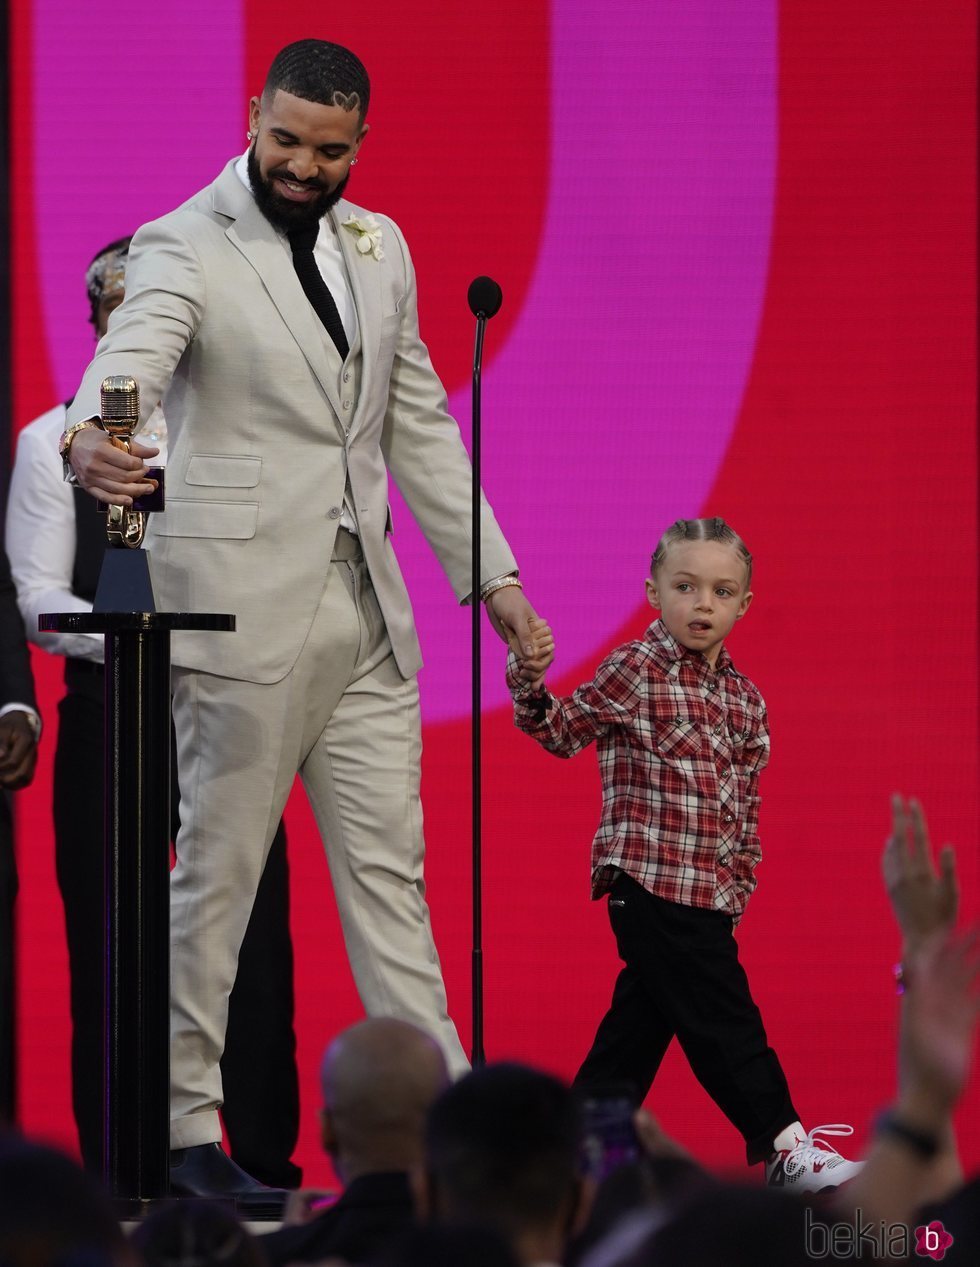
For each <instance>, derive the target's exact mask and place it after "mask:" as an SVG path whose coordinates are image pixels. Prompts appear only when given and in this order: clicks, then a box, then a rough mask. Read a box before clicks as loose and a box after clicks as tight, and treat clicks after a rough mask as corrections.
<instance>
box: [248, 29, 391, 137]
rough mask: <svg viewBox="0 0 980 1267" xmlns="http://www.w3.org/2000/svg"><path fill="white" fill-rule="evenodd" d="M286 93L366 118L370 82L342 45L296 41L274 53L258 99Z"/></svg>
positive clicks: (360, 64) (360, 65)
mask: <svg viewBox="0 0 980 1267" xmlns="http://www.w3.org/2000/svg"><path fill="white" fill-rule="evenodd" d="M278 91H282V92H288V93H289V94H290V95H291V96H293V97H302V99H303V100H304V101H315V102H317V104H319V105H322V106H340V108H341V109H342V110H357V111H358V113H359V114H360V117H361V121H362V122H363V121H364V116H365V115H366V114H367V108H368V101H369V100H370V97H371V81H370V80H369V79H368V73H367V71H366V70H365V69H364V66H363V64H362V62H361V60H360V58H358V57H356V56H355V55H354V54H353V53H352V52H351V51H350V49H349V48H344V46H343V45H342V44H330V43H328V41H326V40H297V41H296V42H295V43H294V44H287V45H286V47H285V48H284V49H282V50H280V52H278V53H277V54H276V56H275V59H274V60H273V63H272V65H271V66H270V67H269V73H268V75H267V76H266V80H265V87H264V88H263V89H262V95H263V97H265V98H267V99H268V98H269V97H271V96H272V95H273V94H274V93H276V92H278Z"/></svg>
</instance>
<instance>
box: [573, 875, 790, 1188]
mask: <svg viewBox="0 0 980 1267" xmlns="http://www.w3.org/2000/svg"><path fill="white" fill-rule="evenodd" d="M609 922H610V924H611V925H612V929H613V932H614V934H615V936H616V945H617V948H618V950H619V957H620V958H621V959H622V961H623V963H624V964H625V967H624V968H623V970H622V971H621V972H620V974H619V977H618V978H617V980H616V986H615V989H614V991H613V999H612V1003H611V1005H610V1007H609V1011H608V1012H607V1013H606V1015H605V1016H604V1017H603V1019H602V1021H601V1022H600V1024H599V1029H598V1031H597V1032H596V1036H595V1040H594V1041H593V1044H592V1049H591V1050H590V1052H589V1054H588V1055H587V1056H586V1058H585V1061H584V1062H583V1064H582V1067H581V1069H579V1071H578V1073H577V1074H576V1076H575V1082H574V1086H575V1089H576V1090H577V1091H579V1092H581V1093H583V1094H588V1093H589V1092H590V1091H593V1092H599V1091H601V1089H602V1088H603V1087H606V1086H610V1085H611V1084H614V1083H615V1084H621V1083H629V1084H630V1085H631V1086H632V1088H633V1092H634V1095H635V1099H636V1102H637V1103H641V1102H642V1101H643V1100H644V1098H645V1097H646V1094H647V1092H648V1091H649V1090H650V1087H651V1085H652V1083H653V1079H654V1076H655V1074H656V1072H657V1070H658V1069H659V1068H660V1063H661V1061H662V1060H663V1058H664V1055H665V1054H666V1051H667V1048H668V1046H669V1045H670V1041H671V1039H672V1038H674V1037H675V1036H676V1038H677V1040H678V1042H679V1043H680V1045H681V1048H682V1049H683V1052H684V1055H685V1056H686V1057H687V1059H688V1061H689V1062H690V1065H691V1069H692V1071H693V1072H694V1075H695V1077H696V1078H697V1080H698V1081H699V1082H700V1083H701V1085H702V1086H703V1087H704V1089H705V1091H707V1092H708V1094H709V1095H710V1096H711V1098H712V1099H713V1100H714V1102H715V1103H716V1104H717V1105H718V1107H719V1108H720V1109H721V1111H722V1112H723V1113H724V1114H725V1116H726V1117H727V1118H728V1120H729V1121H730V1122H731V1123H732V1125H733V1126H735V1128H736V1129H737V1130H738V1131H740V1132H741V1134H742V1137H743V1138H744V1140H745V1145H746V1157H747V1159H748V1161H749V1163H750V1164H753V1163H755V1162H758V1161H763V1160H765V1159H766V1158H768V1157H769V1156H770V1155H771V1153H772V1144H773V1140H774V1139H775V1138H776V1136H777V1135H778V1134H779V1132H780V1131H781V1130H782V1129H783V1128H784V1127H786V1126H789V1125H790V1124H791V1123H792V1122H795V1121H797V1120H798V1118H799V1114H798V1113H797V1112H796V1109H795V1108H794V1107H793V1102H792V1100H791V1098H790V1093H789V1087H788V1086H787V1083H786V1077H785V1075H784V1073H783V1070H782V1066H781V1065H780V1063H779V1060H778V1058H777V1056H776V1053H775V1052H774V1051H773V1050H772V1048H771V1047H770V1046H769V1042H768V1040H767V1038H766V1031H765V1028H764V1026H763V1024H762V1017H761V1015H760V1014H759V1009H758V1008H757V1007H756V1005H755V1003H754V1002H753V999H752V995H751V993H750V991H749V983H748V978H747V977H746V975H745V969H744V968H743V967H742V965H741V963H740V962H739V958H738V943H737V942H736V941H735V938H734V936H733V934H732V919H731V916H730V915H726V914H725V913H724V912H723V911H707V910H701V909H699V908H697V907H693V906H682V905H680V904H678V903H676V902H666V901H664V899H663V898H660V897H657V896H656V894H654V893H650V892H648V891H647V890H646V889H645V888H643V886H642V885H641V884H638V883H637V881H636V880H634V879H632V878H631V877H630V876H628V875H626V874H625V872H622V871H621V872H620V873H619V875H618V876H617V877H616V880H615V882H614V884H613V887H612V891H611V892H610V894H609Z"/></svg>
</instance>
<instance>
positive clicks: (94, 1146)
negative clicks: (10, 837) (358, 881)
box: [54, 661, 301, 1187]
mask: <svg viewBox="0 0 980 1267" xmlns="http://www.w3.org/2000/svg"><path fill="white" fill-rule="evenodd" d="M73 671H74V673H73V676H74V677H75V678H76V679H77V678H78V677H79V676H82V677H83V678H84V669H83V668H82V667H81V666H80V665H79V664H78V662H77V661H76V662H74V663H73ZM80 685H81V689H76V690H70V691H69V693H68V694H67V695H66V696H65V698H64V699H63V700H62V701H61V703H60V704H59V706H58V713H59V718H60V722H59V731H58V747H57V751H56V752H55V761H54V824H55V862H56V867H57V875H58V886H59V888H60V889H61V896H62V900H63V902H64V907H65V930H66V933H67V940H68V961H69V969H70V976H71V1019H72V1042H71V1070H72V1106H73V1109H74V1114H75V1122H76V1124H77V1126H78V1136H79V1144H80V1146H81V1150H82V1157H83V1159H84V1162H85V1165H86V1167H87V1168H88V1169H90V1170H92V1171H95V1172H97V1173H98V1172H100V1171H101V1168H102V1113H103V1094H102V1079H103V1055H102V1010H103V989H104V986H103V959H104V949H105V935H104V925H105V920H104V916H103V878H102V857H103V834H104V828H103V821H104V819H103V815H104V808H103V784H104V776H103V770H104V767H103V743H104V738H103V734H104V732H103V724H104V706H103V702H102V674H101V666H92V671H91V686H90V684H89V683H88V682H87V681H84V680H83V681H82V682H81V684H80ZM172 766H173V769H174V771H176V768H177V766H176V761H174V762H173V763H172ZM175 784H176V778H175ZM173 809H174V821H173V822H172V824H171V827H172V834H174V835H175V834H176V829H177V825H178V822H179V819H178V817H177V812H178V807H177V796H176V786H175V787H174V789H173ZM295 1056H296V1039H295V1035H294V1032H293V950H292V942H291V940H290V935H289V871H288V866H287V862H286V837H285V833H284V831H283V827H282V824H281V823H280V825H279V830H278V831H277V833H276V837H275V840H274V841H273V842H272V849H271V852H270V854H269V860H268V862H267V864H266V868H265V871H264V873H263V876H262V880H261V883H260V884H259V889H258V892H257V894H256V898H255V905H254V907H253V908H252V917H251V920H250V922H249V926H248V931H247V933H246V934H245V940H244V942H243V943H242V948H241V955H240V960H239V970H238V978H237V980H236V982H235V988H234V990H233V991H232V995H231V1002H230V1005H229V1014H228V1031H227V1040H226V1046H225V1054H224V1057H223V1059H222V1061H221V1074H222V1080H223V1083H224V1092H225V1103H224V1108H223V1110H222V1116H223V1118H224V1124H225V1129H226V1131H227V1132H228V1139H229V1142H230V1145H231V1152H232V1156H233V1157H234V1159H235V1161H237V1162H238V1164H239V1165H240V1166H242V1167H244V1169H246V1170H247V1171H249V1173H250V1174H252V1175H254V1176H255V1177H256V1178H257V1179H260V1180H261V1181H263V1182H264V1183H268V1184H272V1185H274V1186H276V1187H296V1186H298V1184H299V1182H300V1178H301V1172H300V1170H299V1168H298V1167H297V1166H295V1165H293V1163H292V1162H291V1161H290V1156H291V1154H292V1151H293V1149H294V1147H295V1145H296V1140H297V1136H298V1133H299V1081H298V1077H297V1073H296V1059H295Z"/></svg>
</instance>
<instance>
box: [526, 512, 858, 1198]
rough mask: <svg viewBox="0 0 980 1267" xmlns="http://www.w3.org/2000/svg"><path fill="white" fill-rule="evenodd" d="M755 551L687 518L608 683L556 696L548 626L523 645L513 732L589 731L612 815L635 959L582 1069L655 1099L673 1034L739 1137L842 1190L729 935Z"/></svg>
mask: <svg viewBox="0 0 980 1267" xmlns="http://www.w3.org/2000/svg"><path fill="white" fill-rule="evenodd" d="M751 581H752V556H751V555H750V554H749V551H748V549H747V548H746V546H745V544H744V542H743V541H742V540H741V539H740V538H739V537H738V536H737V534H736V533H735V532H733V530H732V529H731V528H730V527H729V526H728V525H727V524H726V523H725V522H724V520H722V519H679V520H678V521H677V522H676V523H675V524H674V525H673V526H672V527H671V528H668V530H667V531H666V532H665V533H664V535H663V537H662V538H661V540H660V543H659V545H658V546H657V549H656V551H655V552H654V555H653V559H652V562H651V575H650V576H649V577H648V578H647V582H646V591H647V598H648V600H649V602H650V605H651V606H652V607H654V608H657V609H659V611H660V619H659V620H657V621H655V622H654V623H653V624H652V625H651V626H650V627H649V629H647V631H646V633H645V635H644V636H643V638H642V639H638V640H637V641H635V642H628V643H626V644H625V645H624V646H621V647H617V649H616V650H615V651H613V652H611V653H610V654H609V655H608V656H607V657H606V658H605V660H603V662H602V664H601V665H600V666H599V669H598V672H597V673H596V676H595V678H594V679H593V680H592V681H591V682H587V683H585V684H584V685H583V686H580V687H579V688H578V689H577V690H576V691H575V692H574V694H573V695H571V696H568V697H567V698H564V699H556V698H554V697H553V696H552V695H550V694H549V693H548V691H547V690H546V689H545V687H544V672H545V670H546V669H547V667H548V665H550V663H551V661H552V660H553V659H554V643H553V641H552V638H551V630H550V629H549V627H548V626H547V625H545V624H544V623H543V622H536V623H535V626H534V632H533V638H534V646H535V650H534V655H533V656H531V657H528V658H526V659H525V660H523V661H518V660H517V659H516V658H515V657H514V656H513V655H511V657H510V659H509V661H508V669H507V680H508V685H509V687H510V690H511V694H512V695H513V697H514V720H515V722H516V724H517V725H518V726H519V727H520V728H521V729H522V730H524V731H526V732H527V734H529V735H531V737H532V738H534V739H536V740H537V742H538V743H540V744H541V745H542V747H544V748H547V749H548V751H549V752H553V753H555V755H556V756H560V757H571V756H574V755H575V754H576V753H577V752H580V751H581V750H582V749H583V748H585V747H587V746H588V744H590V743H591V742H592V741H593V740H595V741H596V747H597V750H598V757H599V770H600V774H601V777H602V818H601V821H600V823H599V828H598V831H597V832H596V835H595V839H594V841H593V844H592V896H593V898H598V897H600V896H602V895H603V894H604V893H608V894H609V908H608V909H609V920H610V923H611V925H612V929H613V933H614V934H615V936H616V944H617V947H618V950H619V955H620V958H621V959H622V961H623V963H624V965H625V966H624V967H623V969H622V971H621V972H620V974H619V977H618V979H617V981H616V986H615V990H614V991H613V999H612V1004H611V1005H610V1008H609V1011H608V1012H607V1013H606V1015H605V1017H604V1018H603V1020H602V1022H601V1023H600V1025H599V1029H598V1032H597V1033H596V1036H595V1040H594V1042H593V1044H592V1050H591V1051H590V1052H589V1054H588V1055H587V1056H586V1058H585V1062H584V1064H583V1065H582V1067H581V1069H580V1070H579V1072H578V1074H577V1075H576V1078H575V1086H576V1088H577V1089H579V1090H581V1091H583V1092H586V1093H588V1092H589V1091H598V1090H600V1089H601V1088H602V1087H603V1086H604V1085H608V1084H611V1083H619V1084H622V1083H629V1084H631V1085H632V1087H633V1088H634V1092H635V1098H636V1103H637V1104H639V1103H641V1102H642V1100H643V1099H644V1098H645V1096H646V1094H647V1092H648V1091H649V1089H650V1086H651V1084H652V1082H653V1078H654V1075H655V1074H656V1072H657V1069H658V1068H659V1067H660V1063H661V1061H662V1060H663V1057H664V1054H665V1052H666V1050H667V1047H668V1045H669V1044H670V1041H671V1039H672V1038H674V1037H675V1036H676V1038H677V1040H678V1042H679V1043H680V1045H681V1047H682V1049H683V1051H684V1054H685V1055H686V1057H687V1059H688V1061H689V1062H690V1065H691V1068H692V1070H693V1071H694V1074H695V1076H696V1077H697V1079H698V1081H699V1082H700V1083H701V1085H702V1086H703V1087H704V1089H705V1090H706V1091H707V1092H708V1094H709V1095H710V1096H711V1098H712V1099H713V1100H714V1101H715V1103H716V1104H717V1105H718V1107H719V1108H720V1109H721V1110H722V1112H723V1113H724V1114H725V1115H726V1117H727V1118H728V1119H729V1121H730V1122H732V1124H733V1125H734V1126H735V1127H736V1128H737V1129H738V1130H739V1131H740V1132H741V1134H742V1136H743V1137H744V1139H745V1144H746V1156H747V1158H748V1161H749V1163H750V1164H753V1163H755V1162H760V1161H764V1162H766V1175H767V1179H768V1181H769V1183H771V1184H777V1185H786V1186H791V1187H793V1188H795V1189H796V1190H797V1191H816V1190H818V1189H820V1188H827V1187H836V1186H837V1185H839V1184H841V1183H843V1182H844V1181H845V1180H847V1179H850V1178H851V1177H852V1176H853V1175H854V1174H856V1173H857V1171H858V1169H859V1168H860V1165H861V1163H860V1162H851V1161H847V1160H846V1159H845V1158H843V1157H842V1156H841V1155H840V1153H838V1152H837V1151H836V1150H835V1149H834V1148H832V1147H831V1146H830V1145H829V1144H827V1143H826V1141H825V1140H824V1139H823V1138H818V1137H820V1136H822V1135H827V1134H829V1135H849V1134H851V1133H852V1128H851V1127H849V1126H823V1127H817V1128H815V1129H814V1130H813V1131H811V1132H810V1133H809V1134H808V1133H807V1132H806V1131H805V1130H804V1129H803V1127H802V1125H801V1124H800V1121H799V1115H798V1113H797V1112H796V1109H795V1108H794V1107H793V1103H792V1100H791V1099H790V1093H789V1088H788V1086H787V1084H786V1078H785V1075H784V1074H783V1070H782V1067H781V1066H780V1063H779V1061H778V1059H777V1057H776V1053H775V1052H774V1051H773V1050H772V1048H771V1047H770V1046H769V1044H768V1041H767V1039H766V1032H765V1029H764V1027H763V1024H762V1018H761V1016H760V1015H759V1009H758V1008H757V1007H756V1005H755V1003H754V1002H753V1000H752V995H751V993H750V992H749V985H748V981H747V979H746V976H745V971H744V969H743V968H742V965H741V964H740V962H739V958H738V947H737V943H736V941H735V938H734V936H733V932H732V930H733V928H734V926H735V925H736V924H737V923H738V921H739V920H740V919H741V916H742V913H743V911H744V910H745V904H746V902H747V901H748V899H749V895H750V894H751V893H752V890H753V889H754V888H755V885H756V879H755V875H754V871H755V866H756V863H757V862H758V861H759V858H760V856H761V854H760V849H759V838H758V836H757V834H756V828H757V824H758V815H759V792H758V782H759V772H760V771H761V770H762V768H763V767H764V766H765V764H766V762H767V761H768V759H769V729H768V725H767V721H766V707H765V704H764V702H763V699H762V696H761V695H760V694H759V691H758V689H757V688H756V687H755V686H754V685H753V684H752V683H751V682H750V681H749V680H748V678H746V677H743V676H742V674H741V673H739V672H738V670H737V669H736V668H735V666H734V664H733V663H732V660H731V656H730V655H729V654H728V651H727V650H726V649H725V646H724V641H725V638H726V637H727V636H728V634H729V633H730V632H731V630H732V628H733V626H734V625H735V622H736V621H737V620H740V619H741V618H742V617H743V616H744V615H745V613H746V612H747V611H748V609H749V605H750V603H751V602H752V590H751Z"/></svg>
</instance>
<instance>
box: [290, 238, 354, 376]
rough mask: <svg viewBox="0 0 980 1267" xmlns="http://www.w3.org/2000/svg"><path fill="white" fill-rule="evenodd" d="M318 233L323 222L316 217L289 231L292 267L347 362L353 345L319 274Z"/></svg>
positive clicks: (341, 355) (328, 290) (341, 356)
mask: <svg viewBox="0 0 980 1267" xmlns="http://www.w3.org/2000/svg"><path fill="white" fill-rule="evenodd" d="M319 232H320V222H319V220H317V221H315V222H314V223H313V224H311V225H308V226H306V227H305V228H302V229H292V230H290V232H289V233H288V234H287V236H288V238H289V245H290V247H291V248H292V251H293V267H294V268H295V269H296V276H297V277H298V278H299V281H300V285H301V286H302V287H303V292H304V294H305V295H306V298H307V299H308V300H309V301H310V303H311V304H312V305H313V307H314V309H315V310H316V315H317V316H318V317H319V318H320V320H321V321H322V322H323V326H324V329H325V330H326V332H327V334H329V335H330V337H331V339H333V341H334V343H335V344H336V345H337V351H338V352H339V353H340V359H341V360H342V361H346V360H347V353H348V352H349V351H350V344H349V343H348V342H347V334H346V331H345V330H344V323H343V322H342V321H341V319H340V313H339V312H338V311H337V305H336V303H335V302H334V297H333V295H331V293H330V288H329V286H328V285H327V283H326V282H325V281H324V280H323V278H322V277H321V276H320V270H319V268H317V263H316V260H315V259H314V258H313V247H314V246H315V245H316V238H317V234H318V233H319Z"/></svg>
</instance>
